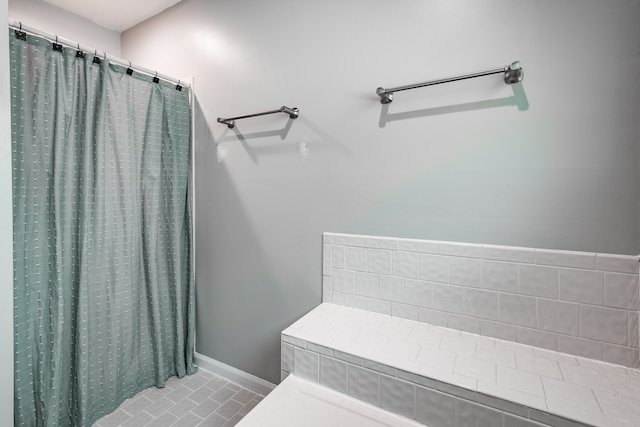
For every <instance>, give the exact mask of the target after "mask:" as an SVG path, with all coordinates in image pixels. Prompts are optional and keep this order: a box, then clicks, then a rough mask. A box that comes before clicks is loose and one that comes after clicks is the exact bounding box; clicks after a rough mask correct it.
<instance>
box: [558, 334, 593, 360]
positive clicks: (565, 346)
mask: <svg viewBox="0 0 640 427" xmlns="http://www.w3.org/2000/svg"><path fill="white" fill-rule="evenodd" d="M558 351H560V352H562V353H568V354H575V355H576V356H581V357H589V358H592V359H599V360H602V343H601V342H598V341H592V340H586V339H584V338H577V337H568V336H565V335H558Z"/></svg>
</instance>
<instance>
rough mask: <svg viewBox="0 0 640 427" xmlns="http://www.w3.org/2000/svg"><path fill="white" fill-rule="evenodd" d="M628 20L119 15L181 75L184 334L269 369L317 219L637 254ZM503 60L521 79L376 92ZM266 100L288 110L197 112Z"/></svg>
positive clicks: (313, 247) (340, 10)
mask: <svg viewBox="0 0 640 427" xmlns="http://www.w3.org/2000/svg"><path fill="white" fill-rule="evenodd" d="M639 21H640V6H639V5H638V2H637V1H632V0H616V1H604V0H600V1H595V0H590V1H585V0H563V1H560V2H558V1H551V0H542V1H533V0H531V1H519V2H513V1H509V0H461V1H455V2H454V1H437V0H401V1H395V2H389V1H384V0H354V1H349V2H344V1H336V0H329V1H321V2H318V1H316V2H310V1H299V0H274V1H270V2H255V1H249V0H237V1H233V2H231V1H219V0H218V1H207V0H185V1H183V2H182V3H180V4H178V5H176V6H175V7H173V8H171V9H169V10H168V11H166V12H164V13H162V14H161V15H159V16H157V17H155V18H153V19H151V20H149V21H146V22H144V23H142V24H140V25H138V26H136V27H134V28H133V29H131V30H129V31H126V32H124V33H123V38H122V50H123V56H124V57H126V58H130V59H131V60H132V61H134V62H136V63H139V64H141V65H143V66H146V67H149V68H154V69H158V70H159V71H160V72H163V73H166V74H169V75H174V76H176V77H178V78H182V77H185V76H194V77H195V92H196V96H197V106H196V135H195V139H196V141H195V144H196V194H195V197H196V226H195V227H196V230H195V233H196V238H197V244H196V248H197V256H196V269H197V286H198V294H197V305H198V315H197V319H198V321H197V327H198V343H197V350H198V352H200V353H203V354H205V355H207V356H210V357H212V358H214V359H217V360H220V361H222V362H224V363H227V364H230V365H232V366H234V367H236V368H239V369H242V370H244V371H247V372H250V373H252V374H255V375H258V376H260V377H262V378H264V379H267V380H269V381H272V382H277V381H278V378H279V373H278V365H279V340H278V335H279V331H280V330H281V329H282V328H284V327H285V326H286V325H287V324H289V323H290V322H292V321H293V320H294V319H296V318H298V317H299V316H300V315H301V314H303V313H304V312H305V311H307V310H309V309H311V308H312V307H314V306H315V305H316V304H318V303H319V302H320V293H321V272H320V261H321V232H323V231H333V232H348V233H357V234H370V235H381V236H394V237H414V238H425V239H433V240H448V241H462V242H471V243H474V242H477V243H490V244H504V245H514V246H530V247H539V248H550V249H571V250H583V251H591V252H605V253H606V252H610V253H620V254H637V253H638V250H639V232H638V217H639V215H638V214H639V213H638V202H639V194H640V193H639V188H638V187H639V176H638V175H639V173H638V172H639V171H638V140H639V135H640V129H639V125H638V123H639V122H638V120H637V118H638V117H640V96H639V95H640V93H639V92H640V86H639V85H638V84H637V77H638V74H639V72H640V55H639V50H640V26H638V25H637V23H638V22H639ZM516 59H519V60H521V61H522V64H523V66H524V68H525V74H526V76H525V80H524V82H523V84H522V85H516V86H507V85H505V84H504V83H502V81H501V78H500V77H498V76H493V77H486V78H480V79H474V80H469V81H465V82H459V83H452V84H448V85H441V86H436V87H431V88H424V89H419V90H414V91H408V92H402V93H397V94H396V100H395V101H394V102H393V103H392V104H391V105H389V106H388V108H387V107H383V106H381V105H380V103H379V102H378V98H377V96H376V95H375V89H376V87H378V86H388V87H390V86H397V85H403V84H408V83H414V82H419V81H424V80H429V79H433V78H440V77H445V76H449V75H456V74H462V73H466V72H472V71H477V70H481V69H485V68H493V67H499V66H503V65H505V64H507V63H509V62H511V61H513V60H516ZM283 104H285V105H288V106H291V107H299V108H300V114H301V116H300V118H299V119H297V120H295V121H288V120H287V117H286V116H283V115H282V116H281V115H275V116H266V117H263V118H254V119H250V120H249V119H247V120H243V121H239V122H238V125H237V128H236V129H235V130H229V129H227V128H226V127H225V126H223V125H220V124H217V123H216V118H217V117H219V116H222V117H225V116H227V117H228V116H233V115H240V114H248V113H254V112H259V111H264V110H268V109H272V108H276V107H279V106H280V105H283ZM301 143H303V144H307V146H308V148H309V151H308V154H307V155H306V157H305V156H300V155H299V152H298V146H299V144H301Z"/></svg>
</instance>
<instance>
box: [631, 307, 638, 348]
mask: <svg viewBox="0 0 640 427" xmlns="http://www.w3.org/2000/svg"><path fill="white" fill-rule="evenodd" d="M639 314H640V313H638V312H637V311H631V312H629V347H633V348H638V347H640V325H639V323H640V319H639V317H640V316H639Z"/></svg>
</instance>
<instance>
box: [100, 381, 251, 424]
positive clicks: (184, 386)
mask: <svg viewBox="0 0 640 427" xmlns="http://www.w3.org/2000/svg"><path fill="white" fill-rule="evenodd" d="M262 399H263V396H261V395H258V394H255V393H254V392H252V391H250V390H247V389H244V388H242V387H240V386H238V385H237V384H234V383H231V382H229V381H227V380H225V379H224V378H221V377H219V376H217V375H214V374H212V373H210V372H207V371H203V370H199V371H198V372H197V373H195V374H194V375H191V376H186V377H183V378H177V377H172V378H170V379H168V380H167V382H166V385H165V387H164V388H156V387H151V388H149V389H146V390H143V391H142V392H140V393H138V394H137V395H136V396H134V397H132V398H131V399H127V400H125V401H124V402H123V403H122V405H120V407H119V408H118V409H116V410H115V411H114V412H113V413H111V414H109V415H106V416H104V417H102V418H101V419H99V420H98V421H96V423H95V424H94V427H166V426H172V427H189V426H196V425H197V426H202V427H222V426H224V427H230V426H233V425H235V424H237V423H238V422H239V421H240V420H241V419H242V417H244V416H245V415H246V414H247V413H248V412H249V411H250V410H251V409H253V408H254V407H255V406H256V405H257V404H258V403H259V402H260V401H261V400H262Z"/></svg>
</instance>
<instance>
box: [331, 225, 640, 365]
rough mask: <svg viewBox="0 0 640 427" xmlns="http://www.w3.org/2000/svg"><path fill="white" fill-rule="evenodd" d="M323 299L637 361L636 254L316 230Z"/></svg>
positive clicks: (625, 362) (599, 356)
mask: <svg viewBox="0 0 640 427" xmlns="http://www.w3.org/2000/svg"><path fill="white" fill-rule="evenodd" d="M322 263H323V269H322V271H323V301H324V302H331V303H334V304H339V305H345V306H349V307H354V308H361V309H366V310H369V311H374V312H378V313H383V314H389V315H393V316H397V317H401V318H405V319H410V320H417V321H420V322H425V323H429V324H433V325H439V326H446V327H449V328H453V329H458V330H461V331H466V332H472V333H475V334H480V335H484V336H489V337H494V338H500V339H503V340H508V341H514V342H518V343H523V344H528V345H533V346H536V347H541V348H546V349H550V350H557V351H561V352H564V353H570V354H574V355H579V356H583V357H588V358H592V359H597V360H604V361H607V362H611V363H616V364H621V365H625V366H630V367H638V363H639V362H638V356H639V353H638V347H639V341H640V334H639V328H638V310H639V308H640V302H639V300H640V292H639V289H638V265H639V262H638V257H635V256H623V255H610V254H596V253H586V252H569V251H555V250H543V249H531V248H517V247H503V246H491V245H478V244H465V243H452V242H438V241H429V240H412V239H396V238H383V237H371V236H359V235H347V234H335V233H325V234H324V235H323V257H322Z"/></svg>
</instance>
